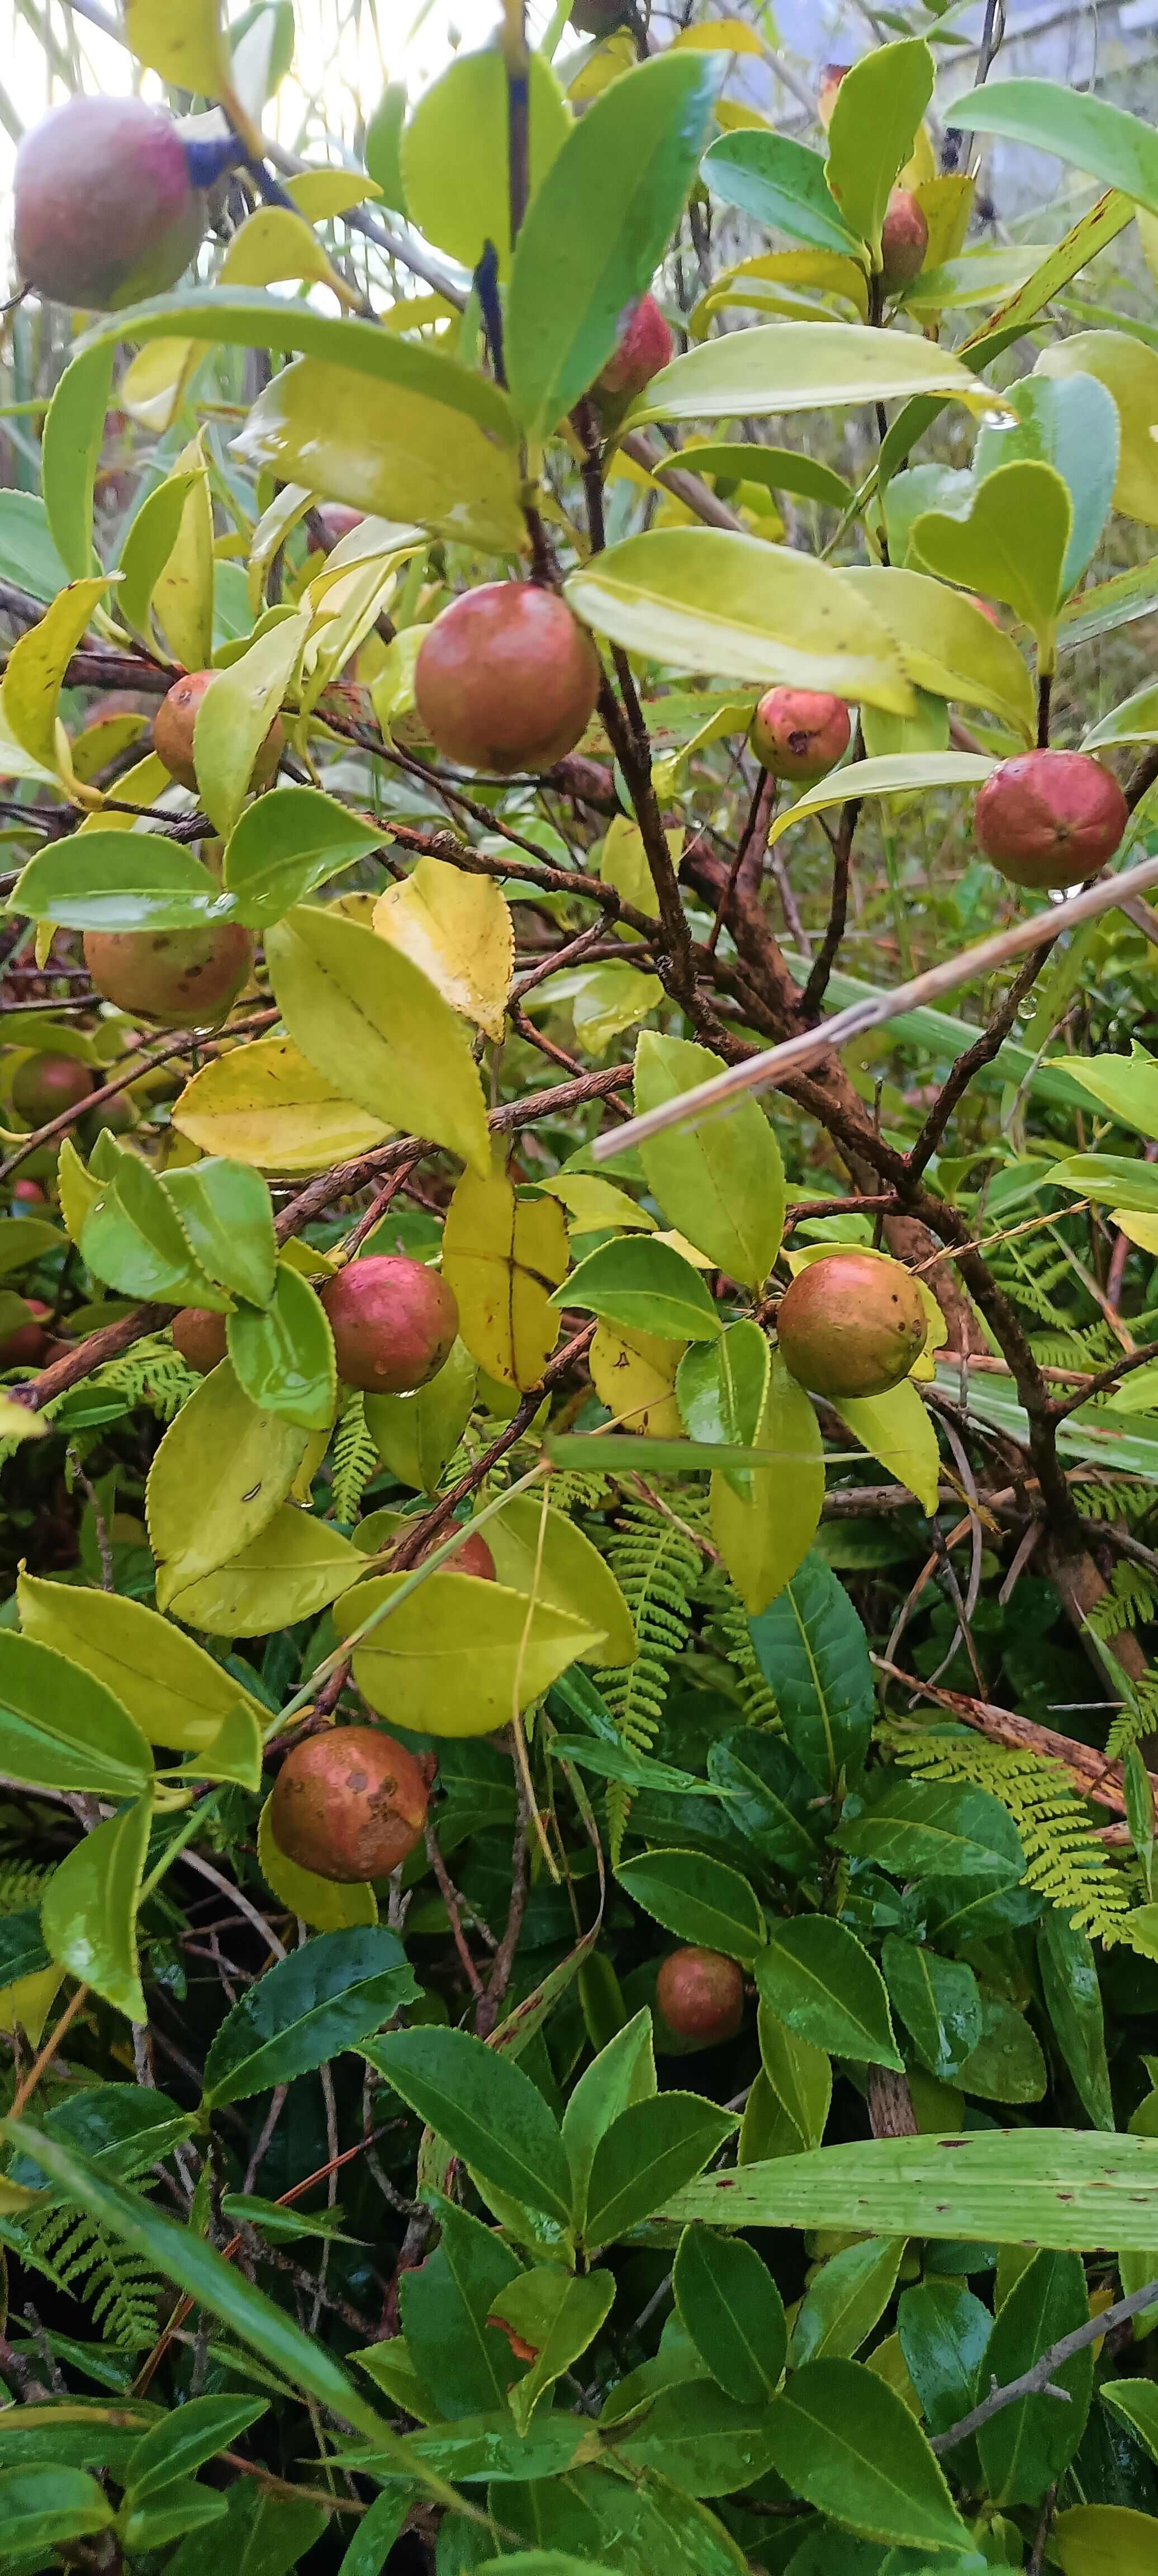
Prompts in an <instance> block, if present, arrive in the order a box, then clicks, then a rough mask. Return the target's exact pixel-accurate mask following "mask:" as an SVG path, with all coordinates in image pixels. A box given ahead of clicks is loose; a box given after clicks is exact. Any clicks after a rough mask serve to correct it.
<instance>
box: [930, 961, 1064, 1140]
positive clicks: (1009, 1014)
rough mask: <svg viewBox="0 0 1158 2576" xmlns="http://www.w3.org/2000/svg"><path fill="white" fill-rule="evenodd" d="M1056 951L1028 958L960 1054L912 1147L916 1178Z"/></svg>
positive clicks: (1000, 1044)
mask: <svg viewBox="0 0 1158 2576" xmlns="http://www.w3.org/2000/svg"><path fill="white" fill-rule="evenodd" d="M1052 954H1053V950H1052V948H1042V949H1035V950H1034V952H1033V954H1032V956H1030V957H1027V958H1026V961H1025V964H1024V966H1023V967H1022V968H1021V969H1020V972H1019V973H1018V974H1017V975H1015V976H1014V979H1013V982H1012V984H1011V985H1010V987H1009V991H1008V993H1007V994H1006V996H1005V1000H1004V1001H1003V1003H1002V1004H1001V1007H1000V1009H999V1010H998V1011H996V1012H995V1013H994V1016H993V1018H992V1020H991V1021H990V1023H989V1026H988V1028H986V1029H983V1030H982V1032H981V1035H980V1037H979V1038H976V1039H975V1040H974V1043H973V1045H972V1046H971V1047H966V1049H965V1052H964V1054H963V1055H959V1056H958V1058H957V1061H956V1063H955V1064H954V1066H953V1068H952V1071H951V1073H950V1075H949V1078H948V1081H947V1082H946V1083H945V1084H944V1087H943V1089H942V1090H941V1091H940V1092H939V1093H938V1095H937V1098H936V1100H935V1101H934V1103H933V1106H932V1108H931V1110H930V1111H929V1115H928V1117H927V1119H926V1120H925V1124H924V1126H923V1127H922V1129H921V1133H920V1135H919V1136H918V1138H917V1141H916V1144H915V1145H913V1146H912V1147H911V1148H910V1150H909V1154H908V1156H907V1161H908V1166H909V1170H910V1172H911V1173H912V1176H913V1178H914V1180H919V1178H920V1175H921V1173H922V1172H923V1171H924V1169H925V1166H926V1164H927V1163H930V1162H931V1161H932V1159H933V1156H934V1154H935V1153H936V1151H937V1147H938V1145H939V1144H940V1142H941V1138H942V1136H943V1135H944V1133H945V1129H946V1128H947V1126H948V1124H949V1120H950V1118H951V1117H952V1115H953V1111H954V1110H955V1108H956V1106H957V1103H958V1101H959V1100H961V1099H963V1098H964V1095H965V1093H966V1091H967V1090H968V1088H969V1085H970V1083H971V1082H972V1080H973V1077H974V1075H975V1074H977V1073H980V1072H981V1071H982V1068H983V1067H984V1066H985V1065H987V1064H992V1062H993V1060H994V1057H995V1056H996V1055H998V1054H999V1053H1000V1051H1001V1048H1002V1047H1003V1046H1004V1044H1005V1041H1006V1039H1007V1037H1008V1036H1009V1032H1010V1030H1011V1028H1012V1027H1013V1024H1014V1021H1015V1020H1016V1018H1017V1014H1018V1012H1019V1010H1020V1008H1021V1005H1022V1003H1023V1001H1024V1000H1025V998H1026V995H1027V993H1029V992H1031V991H1032V988H1033V986H1034V984H1035V983H1036V981H1037V978H1038V976H1039V975H1040V973H1041V970H1042V967H1043V966H1044V965H1045V963H1046V961H1047V959H1048V958H1049V957H1051V956H1052Z"/></svg>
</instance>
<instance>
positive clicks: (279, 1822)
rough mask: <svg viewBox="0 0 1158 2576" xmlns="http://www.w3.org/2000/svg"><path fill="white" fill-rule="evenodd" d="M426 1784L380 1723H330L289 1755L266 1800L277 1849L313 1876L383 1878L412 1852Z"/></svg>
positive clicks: (420, 1828) (420, 1829) (423, 1814)
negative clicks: (322, 1731) (321, 1733)
mask: <svg viewBox="0 0 1158 2576" xmlns="http://www.w3.org/2000/svg"><path fill="white" fill-rule="evenodd" d="M426 1808H427V1788H426V1782H425V1780H424V1778H423V1776H422V1773H421V1771H420V1770H419V1767H418V1764H417V1762H416V1761H415V1759H414V1756H413V1754H412V1753H408V1752H407V1751H406V1748H405V1746H404V1745H402V1744H398V1743H396V1741H395V1739H394V1737H393V1736H392V1735H387V1733H386V1731H385V1728H384V1727H380V1726H334V1727H328V1728H327V1729H326V1732H325V1734H324V1735H309V1736H307V1737H306V1740H305V1742H304V1744H296V1745H295V1746H294V1749H293V1752H292V1753H289V1754H287V1755H286V1759H285V1761H284V1762H283V1764H282V1766H281V1769H280V1771H279V1772H278V1775H277V1780H276V1782H275V1785H274V1790H273V1796H272V1798H271V1800H270V1809H269V1821H270V1827H271V1830H272V1833H273V1838H274V1841H275V1843H276V1844H277V1847H278V1850H279V1851H281V1852H284V1853H285V1856H286V1859H287V1860H292V1861H296V1863H297V1865H298V1868H299V1869H311V1870H313V1872H314V1875H315V1877H317V1878H329V1879H337V1880H339V1881H340V1882H341V1883H342V1884H343V1885H344V1884H346V1883H347V1882H350V1881H353V1880H355V1879H367V1878H385V1877H387V1876H388V1874H389V1872H390V1871H391V1870H392V1869H397V1867H398V1863H399V1861H401V1860H405V1858H406V1855H407V1853H408V1852H411V1851H413V1849H414V1846H415V1843H417V1842H420V1841H421V1838H422V1832H423V1827H424V1826H425V1823H426Z"/></svg>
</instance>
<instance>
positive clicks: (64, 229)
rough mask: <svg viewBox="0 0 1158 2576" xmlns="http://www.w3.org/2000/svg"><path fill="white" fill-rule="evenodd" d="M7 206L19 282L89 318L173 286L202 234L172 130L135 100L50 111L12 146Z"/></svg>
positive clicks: (167, 120) (72, 104)
mask: <svg viewBox="0 0 1158 2576" xmlns="http://www.w3.org/2000/svg"><path fill="white" fill-rule="evenodd" d="M14 203H15V228H14V242H13V248H14V251H15V257H16V269H17V274H18V275H19V277H20V280H21V283H22V284H23V285H25V286H30V287H32V288H33V289H34V290H35V292H36V294H37V295H46V296H49V297H50V298H51V299H52V301H53V302H54V303H57V304H79V305H84V306H86V307H87V308H88V309H89V310H90V311H94V312H102V313H110V312H115V311H116V310H117V309H118V307H119V306H121V305H124V304H135V303H136V302H138V301H139V300H140V298H142V297H144V296H148V295H161V294H163V293H164V292H165V290H166V288H168V287H170V286H175V285H176V283H177V280H178V278H179V277H180V275H181V272H182V270H183V269H186V268H188V266H189V262H190V260H191V259H192V258H193V255H194V252H195V251H196V249H197V246H198V244H199V242H200V241H201V239H202V237H203V235H204V232H205V224H206V207H205V199H204V197H203V196H202V194H201V191H200V189H199V188H195V187H194V185H193V181H192V178H191V176H190V170H189V161H188V157H187V154H186V151H185V146H184V144H183V142H182V140H181V137H180V135H179V134H178V132H177V128H176V126H175V125H174V123H173V120H172V118H171V117H169V116H166V115H165V113H164V111H163V110H162V109H161V108H159V107H149V106H147V105H146V102H145V100H144V99H141V98H73V99H69V100H68V102H67V103H66V105H65V106H63V107H57V108H54V109H53V111H52V114H51V115H50V116H46V117H45V118H44V121H43V123H42V124H40V125H37V126H35V127H34V128H33V130H32V132H31V134H26V135H25V137H24V140H23V142H22V143H21V146H20V149H19V151H18V153H17V155H16V175H15V183H14Z"/></svg>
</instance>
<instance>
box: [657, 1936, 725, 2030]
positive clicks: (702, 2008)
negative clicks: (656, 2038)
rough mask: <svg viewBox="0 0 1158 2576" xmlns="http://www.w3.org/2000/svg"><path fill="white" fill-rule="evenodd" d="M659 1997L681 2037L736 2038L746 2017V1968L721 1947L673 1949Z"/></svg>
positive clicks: (662, 1971) (661, 1976)
mask: <svg viewBox="0 0 1158 2576" xmlns="http://www.w3.org/2000/svg"><path fill="white" fill-rule="evenodd" d="M655 1999H656V2002H657V2004H658V2005H659V2009H660V2011H661V2013H662V2014H663V2018H664V2020H665V2022H666V2023H667V2026H668V2029H669V2030H673V2031H674V2032H675V2033H676V2036H677V2038H679V2039H702V2040H723V2039H734V2038H735V2036H736V2033H737V2031H738V2030H739V2027H740V2023H741V2021H742V2020H743V2017H744V1977H743V1971H742V1970H741V1969H740V1967H739V1966H738V1965H737V1963H736V1961H735V1959H726V1958H725V1957H724V1955H723V1953H722V1951H720V1950H698V1949H686V1950H673V1951H672V1954H671V1957H670V1958H669V1959H665V1960H664V1963H663V1966H662V1968H661V1969H660V1972H659V1975H658V1977H657V1979H656V1986H655Z"/></svg>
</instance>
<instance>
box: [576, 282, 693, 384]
mask: <svg viewBox="0 0 1158 2576" xmlns="http://www.w3.org/2000/svg"><path fill="white" fill-rule="evenodd" d="M674 347H675V342H674V341H673V339H672V335H671V332H670V330H669V328H668V325H667V323H666V322H665V320H664V318H663V315H662V313H661V312H660V309H659V306H658V304H657V303H656V300H655V297H654V295H641V296H640V297H639V298H638V300H637V302H636V303H635V304H633V305H632V304H629V305H627V306H625V308H624V310H623V312H622V313H621V314H620V316H619V337H618V339H617V341H616V343H615V347H614V349H613V350H612V352H611V356H610V357H609V359H608V361H607V364H606V366H605V367H604V369H603V371H602V374H600V375H598V376H597V377H596V379H595V391H596V393H597V394H612V395H614V396H615V397H616V398H617V399H618V400H619V401H622V402H630V401H632V400H633V399H634V397H635V395H636V394H641V393H642V392H643V389H644V386H645V385H649V384H650V383H651V380H652V377H653V376H658V374H659V371H660V368H661V367H666V366H667V365H668V363H669V361H670V359H671V355H672V351H673V349H674Z"/></svg>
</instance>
